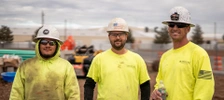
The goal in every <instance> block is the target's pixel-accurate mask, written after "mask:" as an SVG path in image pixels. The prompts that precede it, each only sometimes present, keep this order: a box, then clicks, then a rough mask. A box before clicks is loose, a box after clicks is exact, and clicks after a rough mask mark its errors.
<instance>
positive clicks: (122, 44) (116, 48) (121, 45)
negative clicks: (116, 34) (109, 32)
mask: <svg viewBox="0 0 224 100" xmlns="http://www.w3.org/2000/svg"><path fill="white" fill-rule="evenodd" d="M117 41H119V42H121V44H120V45H116V43H115V42H117ZM125 42H126V41H122V40H115V41H110V44H111V46H112V47H113V48H114V49H115V50H121V49H123V48H124V46H125Z"/></svg>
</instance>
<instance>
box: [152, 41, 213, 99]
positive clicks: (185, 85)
mask: <svg viewBox="0 0 224 100" xmlns="http://www.w3.org/2000/svg"><path fill="white" fill-rule="evenodd" d="M160 80H163V81H164V85H165V87H166V90H167V93H168V97H167V100H212V96H213V94H214V78H213V73H212V69H211V64H210V59H209V56H208V54H207V52H206V51H205V50H204V49H202V48H201V47H199V46H198V45H195V44H194V43H192V42H189V43H188V44H186V45H185V46H183V47H181V48H178V49H170V50H168V51H167V52H165V53H164V54H163V55H162V58H161V60H160V65H159V72H158V75H157V78H156V82H157V84H156V85H155V88H156V89H158V83H159V81H160Z"/></svg>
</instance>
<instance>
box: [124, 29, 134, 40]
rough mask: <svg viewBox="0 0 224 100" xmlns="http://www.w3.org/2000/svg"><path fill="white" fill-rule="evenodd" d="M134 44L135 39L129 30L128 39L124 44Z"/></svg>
mask: <svg viewBox="0 0 224 100" xmlns="http://www.w3.org/2000/svg"><path fill="white" fill-rule="evenodd" d="M134 42H135V39H134V38H133V36H132V31H131V30H130V29H129V34H128V39H127V41H126V43H134Z"/></svg>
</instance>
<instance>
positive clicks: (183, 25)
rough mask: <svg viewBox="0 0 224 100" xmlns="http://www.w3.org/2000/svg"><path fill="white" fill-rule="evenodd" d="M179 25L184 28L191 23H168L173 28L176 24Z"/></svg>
mask: <svg viewBox="0 0 224 100" xmlns="http://www.w3.org/2000/svg"><path fill="white" fill-rule="evenodd" d="M175 25H176V26H177V27H178V28H184V27H187V26H189V24H184V23H168V26H169V27H171V28H173V27H174V26H175Z"/></svg>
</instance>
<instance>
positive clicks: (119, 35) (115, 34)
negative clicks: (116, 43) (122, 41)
mask: <svg viewBox="0 0 224 100" xmlns="http://www.w3.org/2000/svg"><path fill="white" fill-rule="evenodd" d="M109 35H110V36H113V37H117V36H118V37H123V36H125V35H126V33H109Z"/></svg>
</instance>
